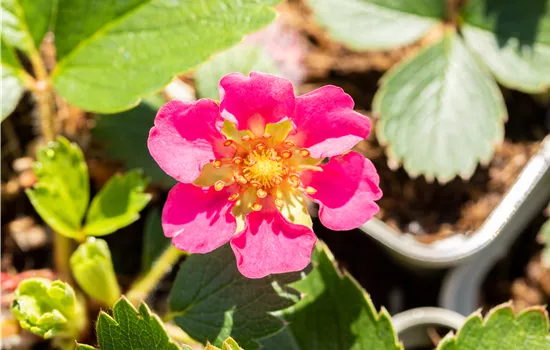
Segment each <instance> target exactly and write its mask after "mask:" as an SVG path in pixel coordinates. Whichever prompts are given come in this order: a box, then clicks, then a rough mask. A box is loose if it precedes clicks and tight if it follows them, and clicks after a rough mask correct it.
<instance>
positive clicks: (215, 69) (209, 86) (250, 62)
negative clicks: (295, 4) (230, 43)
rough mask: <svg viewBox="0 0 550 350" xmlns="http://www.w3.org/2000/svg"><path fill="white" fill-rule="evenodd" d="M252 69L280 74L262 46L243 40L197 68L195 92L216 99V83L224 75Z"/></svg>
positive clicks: (243, 72) (247, 71)
mask: <svg viewBox="0 0 550 350" xmlns="http://www.w3.org/2000/svg"><path fill="white" fill-rule="evenodd" d="M252 71H256V72H264V73H271V74H275V75H280V73H279V71H278V69H277V68H276V67H275V62H274V61H273V59H272V58H271V57H270V56H269V54H268V53H267V52H266V50H265V48H264V47H262V46H260V45H256V44H251V43H247V42H244V43H241V44H239V45H237V46H235V47H233V48H231V49H229V50H227V51H225V52H221V53H219V54H217V55H215V56H214V57H213V58H212V59H210V60H208V62H206V63H204V64H203V65H201V66H200V67H199V68H198V69H197V71H196V72H195V82H196V85H197V93H198V95H199V96H200V97H203V98H211V99H215V100H217V99H219V97H220V96H219V93H218V83H219V81H220V79H221V78H222V77H223V76H224V75H226V74H228V73H232V72H239V73H242V74H245V75H248V74H249V73H250V72H252Z"/></svg>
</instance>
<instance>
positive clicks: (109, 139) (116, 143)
mask: <svg viewBox="0 0 550 350" xmlns="http://www.w3.org/2000/svg"><path fill="white" fill-rule="evenodd" d="M163 103H165V101H164V100H163V99H162V98H161V97H159V96H152V97H150V98H147V99H145V100H144V101H143V102H142V103H141V104H140V105H139V106H137V107H136V108H133V109H131V110H129V111H126V112H122V113H119V114H114V115H101V116H99V117H98V119H97V121H96V126H95V128H94V129H93V130H92V133H93V136H94V137H95V138H96V139H98V140H100V141H103V143H104V144H105V151H106V152H107V154H108V155H109V156H110V157H112V158H114V159H120V160H123V161H124V162H125V165H126V168H140V169H143V172H144V173H145V175H147V176H149V177H151V179H152V181H153V182H154V183H158V184H163V185H165V186H172V185H174V184H175V183H176V181H175V180H174V179H172V178H171V177H170V176H168V175H166V173H165V172H164V171H162V169H161V168H160V167H159V166H158V165H157V163H156V162H155V160H154V159H153V158H152V157H151V154H149V150H148V149H147V138H148V137H149V130H150V129H151V127H152V126H153V121H154V119H155V115H156V114H157V111H158V109H159V108H160V106H162V104H163ZM122 132H124V137H120V135H121V133H122Z"/></svg>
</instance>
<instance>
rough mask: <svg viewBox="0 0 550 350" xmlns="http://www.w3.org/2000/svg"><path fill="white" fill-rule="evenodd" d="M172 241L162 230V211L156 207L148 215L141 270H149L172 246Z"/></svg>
mask: <svg viewBox="0 0 550 350" xmlns="http://www.w3.org/2000/svg"><path fill="white" fill-rule="evenodd" d="M170 242H171V240H170V239H169V238H166V237H165V236H164V231H163V230H162V222H161V212H160V210H158V209H157V208H155V209H153V210H152V211H151V213H149V215H147V219H146V220H145V235H144V236H143V252H142V255H141V270H142V271H144V272H145V271H148V270H149V269H150V268H151V266H152V265H153V263H154V262H155V260H157V258H158V257H159V256H160V255H161V254H162V252H164V251H165V250H166V248H168V247H169V246H170Z"/></svg>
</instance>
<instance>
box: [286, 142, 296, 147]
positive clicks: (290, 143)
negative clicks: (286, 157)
mask: <svg viewBox="0 0 550 350" xmlns="http://www.w3.org/2000/svg"><path fill="white" fill-rule="evenodd" d="M285 145H286V146H288V147H294V146H296V144H295V143H294V142H292V141H285Z"/></svg>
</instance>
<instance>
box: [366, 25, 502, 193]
mask: <svg viewBox="0 0 550 350" xmlns="http://www.w3.org/2000/svg"><path fill="white" fill-rule="evenodd" d="M373 108H374V110H375V111H376V112H378V113H380V120H379V122H378V123H377V129H376V130H377V136H378V139H379V141H380V142H381V143H382V144H384V145H387V149H386V152H387V153H388V156H389V158H390V161H391V162H394V163H400V162H403V166H404V167H405V170H406V171H407V172H408V173H409V175H411V176H413V177H414V176H418V175H420V174H423V175H424V176H425V177H426V178H427V179H428V180H429V181H431V180H433V178H434V177H435V178H437V179H438V180H439V181H440V182H447V181H449V180H451V179H452V178H454V177H455V176H456V175H460V176H461V177H462V178H465V179H466V178H469V177H470V176H471V175H472V174H473V172H474V170H475V168H476V166H477V163H478V162H480V161H481V162H488V161H489V160H490V159H491V158H492V156H493V153H494V146H495V145H497V144H499V143H500V142H502V138H503V134H504V121H505V120H506V118H507V115H506V106H505V105H504V100H503V98H502V95H501V94H500V91H499V89H498V86H497V84H496V83H495V82H494V80H493V79H492V78H491V77H490V76H489V75H487V74H486V73H485V72H484V71H483V70H482V69H481V68H480V67H479V66H478V65H477V63H476V62H475V60H474V59H473V57H472V56H471V55H470V53H469V52H468V50H467V49H466V47H465V46H464V44H463V43H462V40H461V39H460V38H459V37H458V36H457V35H456V34H455V33H447V34H446V35H445V36H444V37H443V38H442V39H441V40H439V41H438V42H436V43H435V44H433V45H432V46H430V47H428V48H426V49H424V50H423V51H422V52H420V53H419V54H418V55H417V56H415V57H413V58H411V59H409V60H407V61H405V62H402V63H400V64H399V65H397V66H396V67H394V68H392V69H391V70H390V71H389V72H388V73H386V75H385V76H384V77H383V78H382V82H381V88H380V89H379V90H378V91H377V93H376V95H375V97H374V102H373Z"/></svg>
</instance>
